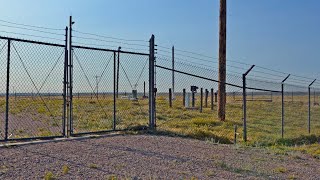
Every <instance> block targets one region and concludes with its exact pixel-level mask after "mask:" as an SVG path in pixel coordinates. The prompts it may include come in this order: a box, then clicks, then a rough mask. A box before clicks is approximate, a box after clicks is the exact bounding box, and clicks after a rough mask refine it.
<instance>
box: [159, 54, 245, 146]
mask: <svg viewBox="0 0 320 180" xmlns="http://www.w3.org/2000/svg"><path fill="white" fill-rule="evenodd" d="M174 76H175V77H174V79H175V80H174V85H172V84H173V82H172V66H171V62H170V60H169V59H168V58H166V57H162V56H159V57H157V68H156V87H157V91H158V92H157V99H156V112H157V126H158V128H159V129H160V130H162V131H169V132H174V133H177V134H180V135H188V136H193V137H196V138H200V139H205V138H208V139H210V138H212V139H214V140H215V141H220V142H227V143H229V142H231V140H232V139H233V135H234V125H237V126H239V129H241V126H242V121H241V119H242V88H241V87H238V86H237V85H230V84H231V83H230V84H229V82H233V81H237V79H239V78H240V77H236V76H232V75H229V76H228V78H227V81H228V84H227V85H226V91H227V104H226V122H221V121H219V120H218V118H217V108H216V103H217V88H218V82H217V80H216V79H217V76H218V74H217V72H216V71H213V70H212V69H209V68H205V67H197V66H193V65H191V64H188V63H182V62H175V70H174ZM173 86H174V92H173V90H172V87H173ZM191 86H196V87H197V88H198V89H197V90H196V91H194V92H193V91H192V89H191ZM169 88H171V91H172V107H170V98H169ZM201 89H202V96H201ZM193 97H194V98H193ZM201 97H202V98H201ZM201 99H202V100H201ZM201 101H202V103H201ZM201 105H202V107H201Z"/></svg>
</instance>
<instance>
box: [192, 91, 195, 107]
mask: <svg viewBox="0 0 320 180" xmlns="http://www.w3.org/2000/svg"><path fill="white" fill-rule="evenodd" d="M194 96H195V92H192V107H193V108H194V106H195V97H194Z"/></svg>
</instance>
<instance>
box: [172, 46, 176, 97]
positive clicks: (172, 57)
mask: <svg viewBox="0 0 320 180" xmlns="http://www.w3.org/2000/svg"><path fill="white" fill-rule="evenodd" d="M174 97H175V96H174V46H172V98H174Z"/></svg>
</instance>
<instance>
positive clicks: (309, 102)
mask: <svg viewBox="0 0 320 180" xmlns="http://www.w3.org/2000/svg"><path fill="white" fill-rule="evenodd" d="M316 80H317V79H315V80H313V81H312V82H311V83H310V84H309V86H308V133H309V134H310V133H311V94H310V93H311V91H310V87H311V86H312V84H313V83H314V82H315V81H316Z"/></svg>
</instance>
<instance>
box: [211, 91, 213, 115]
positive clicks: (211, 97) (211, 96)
mask: <svg viewBox="0 0 320 180" xmlns="http://www.w3.org/2000/svg"><path fill="white" fill-rule="evenodd" d="M213 96H214V93H213V88H211V110H212V111H213V105H214V104H213Z"/></svg>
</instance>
